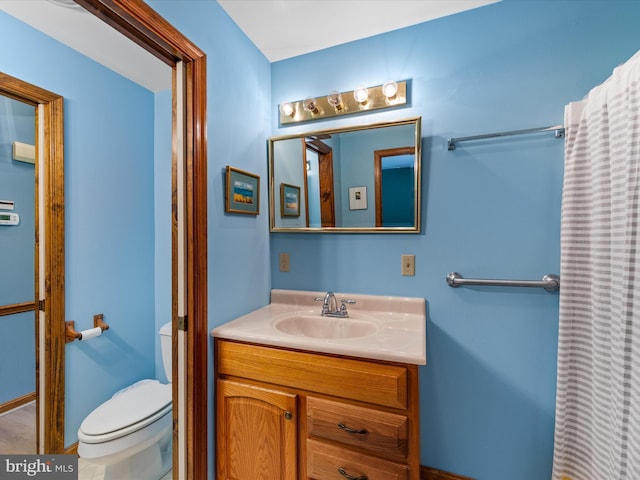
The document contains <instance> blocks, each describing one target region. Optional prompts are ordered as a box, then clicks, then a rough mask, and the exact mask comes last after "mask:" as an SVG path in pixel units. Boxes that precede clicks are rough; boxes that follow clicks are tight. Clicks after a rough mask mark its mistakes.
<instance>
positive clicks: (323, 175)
mask: <svg viewBox="0 0 640 480" xmlns="http://www.w3.org/2000/svg"><path fill="white" fill-rule="evenodd" d="M324 138H329V135H326V136H325V137H324ZM305 147H306V148H305V152H306V155H307V158H309V156H310V155H312V156H314V157H315V158H317V165H318V169H317V172H318V195H319V198H320V223H319V224H317V223H315V224H314V223H312V224H311V225H313V226H322V227H335V226H336V215H335V200H334V195H333V149H332V148H331V147H330V146H329V145H327V144H326V143H324V142H323V141H322V139H321V138H320V137H318V136H314V137H309V138H307V140H306V141H305ZM305 164H306V162H305ZM311 198H314V197H311ZM314 203H315V202H311V204H314ZM307 226H309V225H308V224H307Z"/></svg>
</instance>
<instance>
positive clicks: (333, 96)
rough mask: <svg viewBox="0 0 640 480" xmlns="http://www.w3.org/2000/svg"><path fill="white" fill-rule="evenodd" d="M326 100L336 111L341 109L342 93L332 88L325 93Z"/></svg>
mask: <svg viewBox="0 0 640 480" xmlns="http://www.w3.org/2000/svg"><path fill="white" fill-rule="evenodd" d="M327 102H329V105H331V106H332V107H333V108H334V109H335V110H336V111H339V110H342V95H341V94H340V92H338V91H336V90H334V91H333V92H331V93H330V94H329V95H327Z"/></svg>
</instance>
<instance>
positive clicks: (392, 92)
mask: <svg viewBox="0 0 640 480" xmlns="http://www.w3.org/2000/svg"><path fill="white" fill-rule="evenodd" d="M397 93H398V84H397V83H396V82H394V81H393V80H391V81H389V82H387V83H385V84H384V85H382V94H383V95H384V96H385V97H386V98H387V100H389V101H392V100H395V98H396V95H397Z"/></svg>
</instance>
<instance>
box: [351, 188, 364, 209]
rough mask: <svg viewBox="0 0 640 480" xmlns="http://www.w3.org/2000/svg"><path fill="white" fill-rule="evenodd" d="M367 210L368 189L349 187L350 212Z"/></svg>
mask: <svg viewBox="0 0 640 480" xmlns="http://www.w3.org/2000/svg"><path fill="white" fill-rule="evenodd" d="M366 209H367V187H349V210H366Z"/></svg>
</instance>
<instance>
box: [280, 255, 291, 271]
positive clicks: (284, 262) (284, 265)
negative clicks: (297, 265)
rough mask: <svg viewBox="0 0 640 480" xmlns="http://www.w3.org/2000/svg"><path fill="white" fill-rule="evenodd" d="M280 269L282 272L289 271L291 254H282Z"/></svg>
mask: <svg viewBox="0 0 640 480" xmlns="http://www.w3.org/2000/svg"><path fill="white" fill-rule="evenodd" d="M280 271H281V272H288V271H289V254H288V253H281V254H280Z"/></svg>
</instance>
